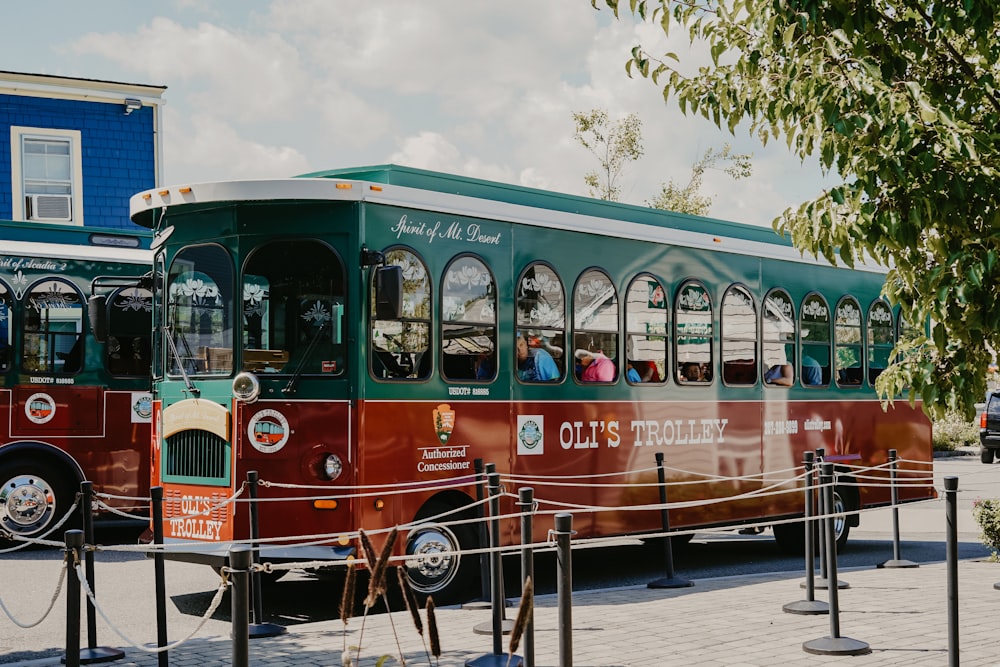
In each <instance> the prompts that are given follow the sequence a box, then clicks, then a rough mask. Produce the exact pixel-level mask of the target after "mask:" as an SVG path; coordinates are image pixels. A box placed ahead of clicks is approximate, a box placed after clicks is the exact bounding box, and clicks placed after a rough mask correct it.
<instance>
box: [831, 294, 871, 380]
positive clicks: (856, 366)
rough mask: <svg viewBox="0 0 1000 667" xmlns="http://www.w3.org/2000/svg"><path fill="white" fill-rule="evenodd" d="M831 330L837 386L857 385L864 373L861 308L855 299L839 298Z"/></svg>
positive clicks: (850, 297) (849, 297) (848, 297)
mask: <svg viewBox="0 0 1000 667" xmlns="http://www.w3.org/2000/svg"><path fill="white" fill-rule="evenodd" d="M833 331H834V339H833V342H834V347H835V349H836V351H837V364H836V368H837V386H840V387H858V386H860V385H861V377H862V375H863V374H864V355H863V354H862V349H863V348H862V344H863V340H864V339H863V338H862V336H861V308H860V306H858V301H857V299H855V298H854V297H852V296H845V297H844V298H842V299H841V300H840V302H839V303H838V304H837V313H836V318H835V320H834V329H833Z"/></svg>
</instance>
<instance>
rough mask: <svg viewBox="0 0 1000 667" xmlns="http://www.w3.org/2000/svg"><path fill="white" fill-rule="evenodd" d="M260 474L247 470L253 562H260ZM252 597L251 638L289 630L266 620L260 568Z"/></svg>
mask: <svg viewBox="0 0 1000 667" xmlns="http://www.w3.org/2000/svg"><path fill="white" fill-rule="evenodd" d="M259 479H260V476H259V475H258V473H257V471H256V470H249V471H247V487H248V489H249V491H250V548H251V550H252V553H253V564H254V565H259V564H260V549H259V548H258V546H257V541H258V540H259V539H260V520H259V518H258V513H257V510H258V507H257V482H258V481H259ZM250 581H251V585H250V599H251V600H252V601H253V622H252V623H250V627H249V628H248V630H249V632H250V639H261V638H263V637H277V636H278V635H283V634H285V633H286V632H288V628H286V627H285V626H283V625H278V624H277V623H265V622H264V592H263V586H262V585H261V580H260V570H258V569H257V568H256V567H254V568H253V573H252V574H251V577H250Z"/></svg>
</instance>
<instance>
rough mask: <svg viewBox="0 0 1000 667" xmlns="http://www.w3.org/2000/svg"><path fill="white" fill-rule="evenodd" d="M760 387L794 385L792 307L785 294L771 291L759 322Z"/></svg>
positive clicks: (780, 291) (793, 322)
mask: <svg viewBox="0 0 1000 667" xmlns="http://www.w3.org/2000/svg"><path fill="white" fill-rule="evenodd" d="M761 343H762V345H763V349H762V355H761V356H762V359H761V361H762V365H761V372H762V373H763V376H764V383H765V384H767V385H771V386H790V385H792V384H794V382H795V306H794V305H792V299H791V297H790V296H788V292H786V291H784V290H782V289H774V290H771V291H770V292H768V294H767V296H765V297H764V307H763V309H762V318H761Z"/></svg>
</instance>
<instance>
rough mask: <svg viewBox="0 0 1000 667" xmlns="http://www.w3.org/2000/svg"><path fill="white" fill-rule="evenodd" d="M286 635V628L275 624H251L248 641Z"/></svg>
mask: <svg viewBox="0 0 1000 667" xmlns="http://www.w3.org/2000/svg"><path fill="white" fill-rule="evenodd" d="M285 634H288V628H286V627H285V626H283V625H278V624H277V623H251V624H250V639H263V638H264V637H277V636H278V635H285Z"/></svg>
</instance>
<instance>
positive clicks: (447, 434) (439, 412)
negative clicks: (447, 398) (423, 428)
mask: <svg viewBox="0 0 1000 667" xmlns="http://www.w3.org/2000/svg"><path fill="white" fill-rule="evenodd" d="M434 430H435V431H436V432H437V437H438V440H439V441H440V442H441V444H442V445H447V444H448V439H449V438H451V432H452V431H454V430H455V411H454V410H452V409H451V406H450V405H448V404H447V403H442V404H441V405H439V406H437V407H436V408H434Z"/></svg>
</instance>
